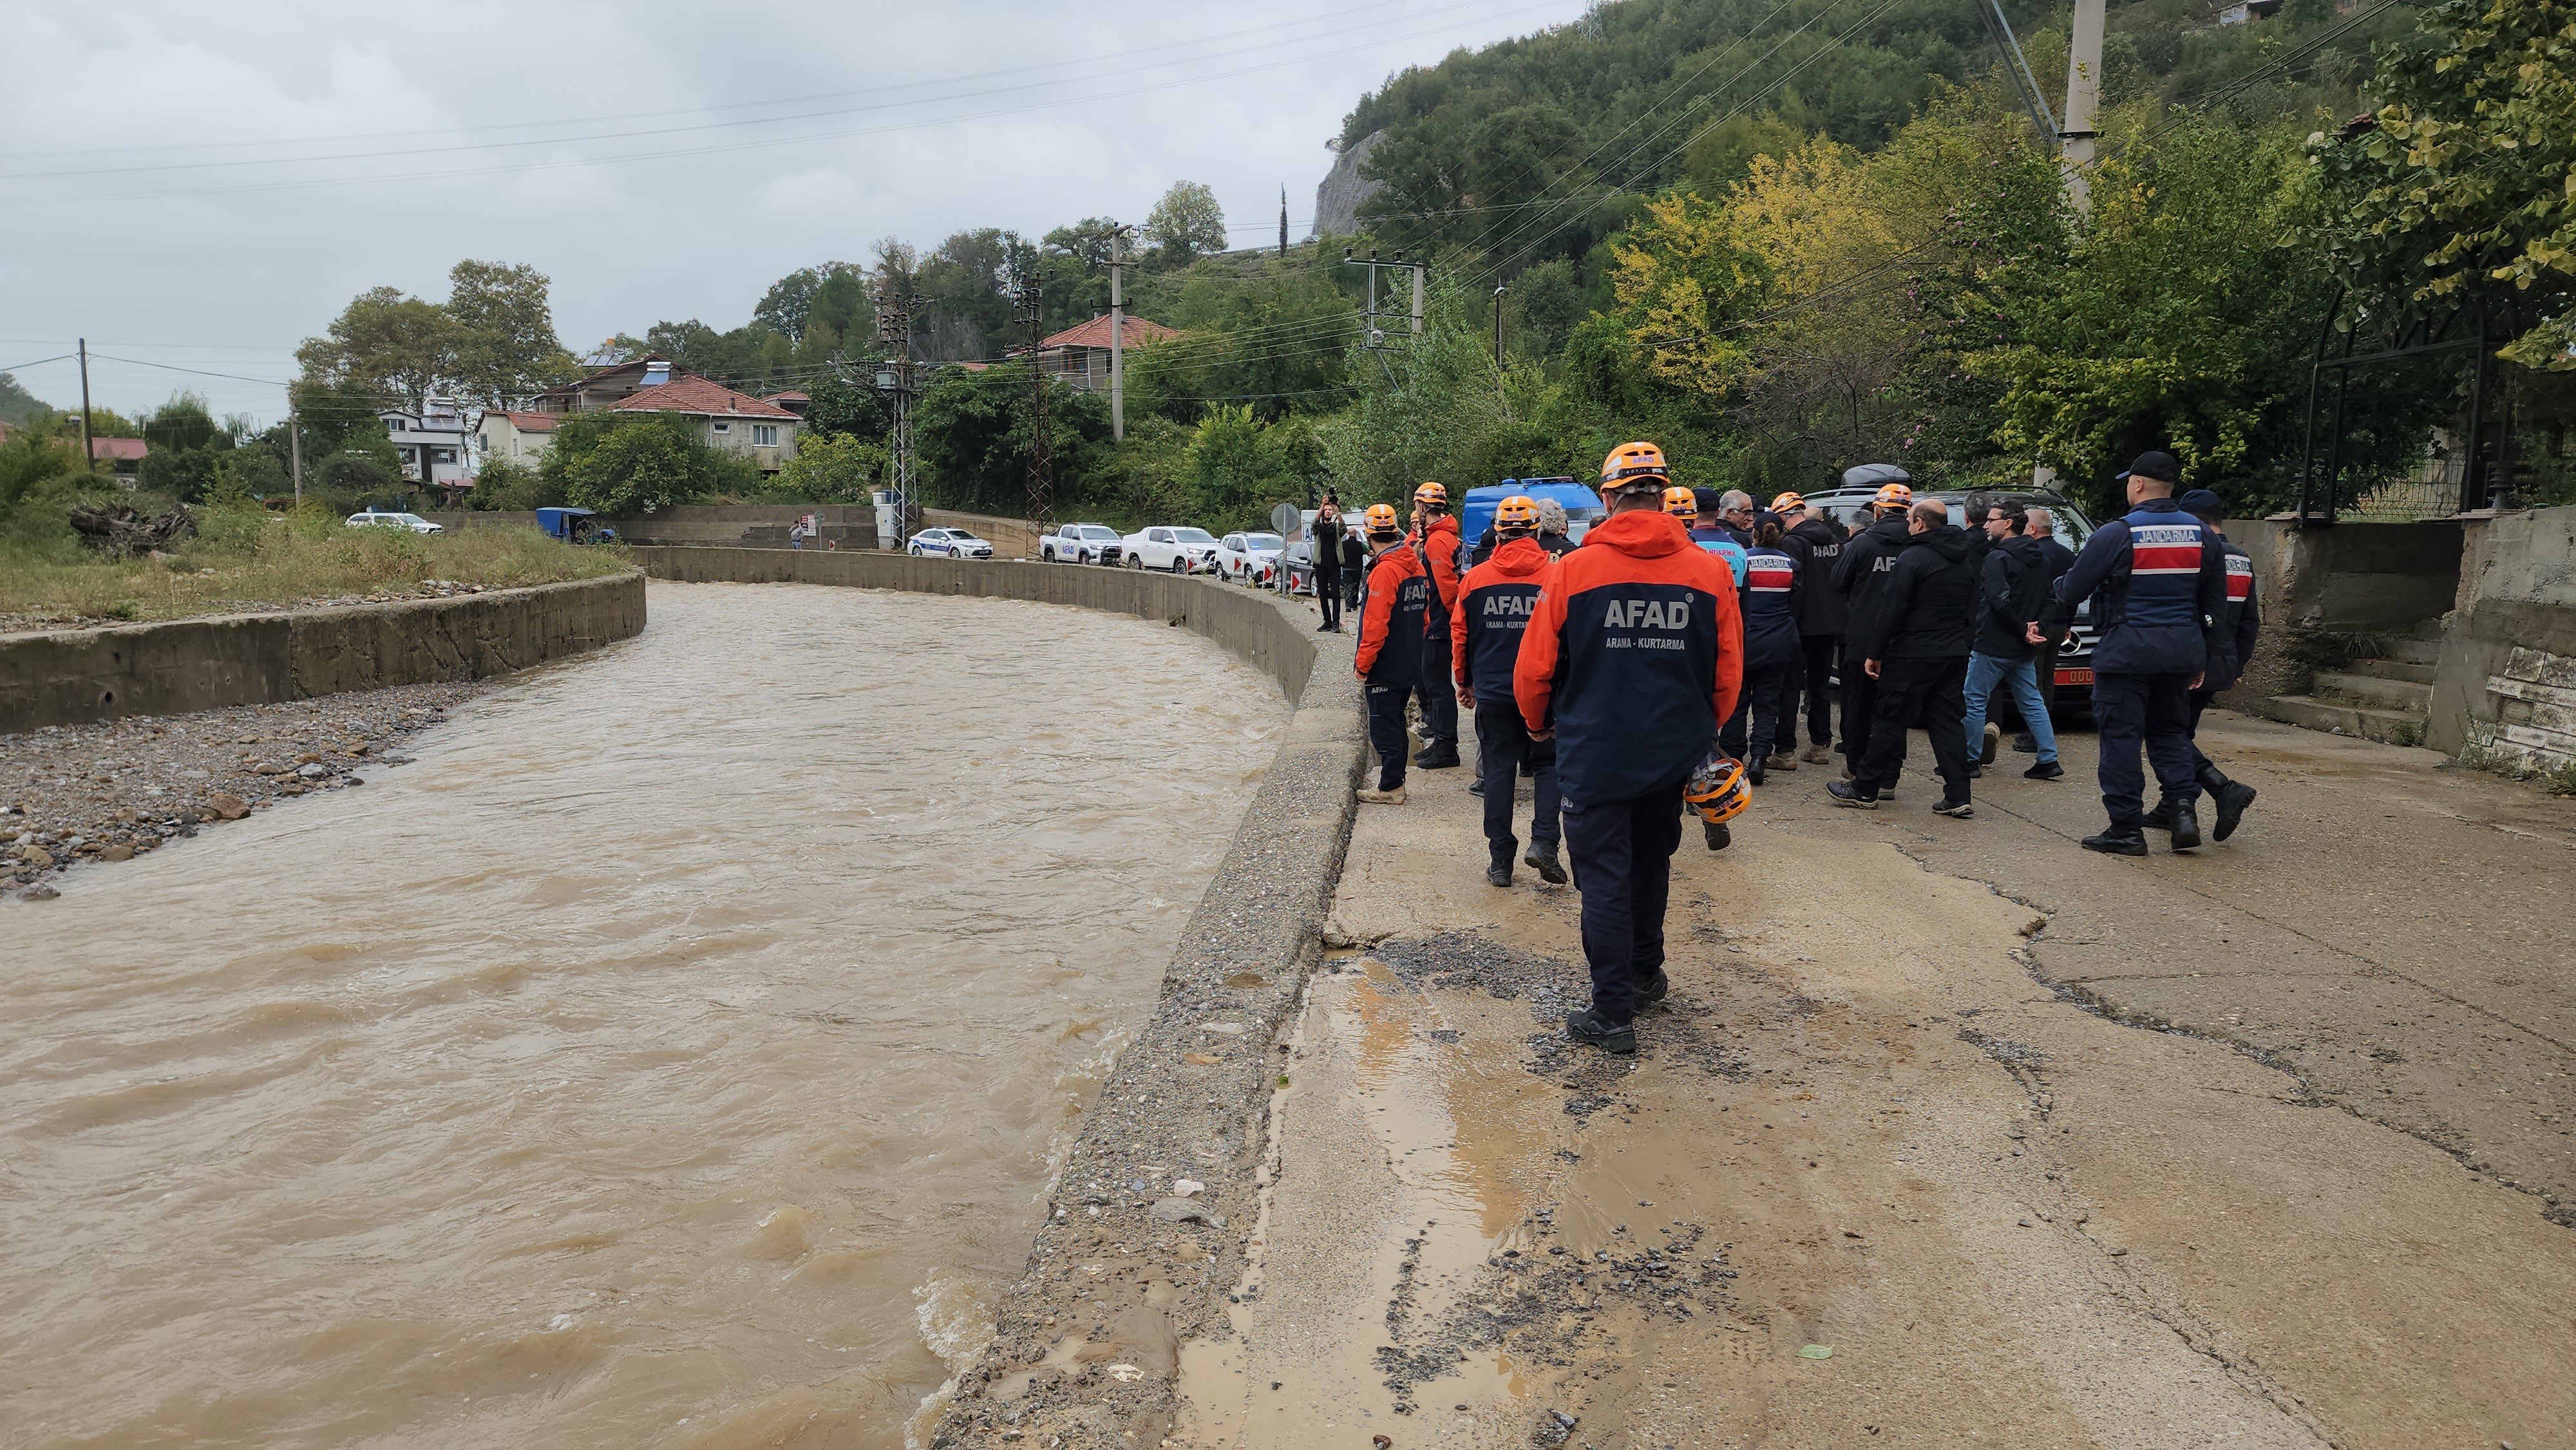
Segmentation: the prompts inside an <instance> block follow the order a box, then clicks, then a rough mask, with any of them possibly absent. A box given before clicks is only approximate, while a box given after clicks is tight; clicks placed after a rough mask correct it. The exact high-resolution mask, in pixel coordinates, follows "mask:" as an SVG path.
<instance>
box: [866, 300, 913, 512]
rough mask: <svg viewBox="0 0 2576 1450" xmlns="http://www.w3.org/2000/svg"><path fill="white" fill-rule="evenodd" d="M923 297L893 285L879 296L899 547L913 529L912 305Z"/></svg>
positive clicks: (880, 370) (880, 385) (880, 368)
mask: <svg viewBox="0 0 2576 1450" xmlns="http://www.w3.org/2000/svg"><path fill="white" fill-rule="evenodd" d="M919 300H920V299H918V298H916V297H913V296H911V295H910V294H909V293H906V292H903V291H901V290H899V289H897V288H895V287H891V286H889V287H883V288H879V289H878V291H877V298H876V302H877V341H878V342H880V343H882V344H884V346H885V349H886V359H885V361H883V362H880V363H878V364H877V389H878V391H880V392H882V393H884V394H885V395H886V396H887V397H888V398H890V399H892V400H893V403H894V431H893V433H892V435H891V437H890V438H889V440H888V441H889V442H890V443H891V444H892V445H893V446H892V452H893V455H894V457H893V462H892V463H891V464H890V465H889V467H890V470H891V472H892V473H893V475H894V476H893V477H892V478H891V479H890V480H888V482H889V484H890V485H891V487H890V488H889V489H888V492H890V493H892V494H893V495H894V507H895V526H896V529H897V530H898V537H897V539H896V541H895V545H894V547H896V548H901V547H902V538H901V535H906V534H909V533H910V532H911V531H912V507H913V459H912V395H913V392H914V382H913V361H912V308H913V304H914V303H915V302H917V301H919ZM880 547H883V546H882V545H880Z"/></svg>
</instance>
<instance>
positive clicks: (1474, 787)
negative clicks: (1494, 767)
mask: <svg viewBox="0 0 2576 1450" xmlns="http://www.w3.org/2000/svg"><path fill="white" fill-rule="evenodd" d="M1484 793H1485V778H1484V777H1483V776H1481V775H1480V776H1478V777H1476V778H1475V779H1474V780H1471V781H1469V782H1468V783H1467V794H1469V795H1474V796H1480V795H1483V794H1484Z"/></svg>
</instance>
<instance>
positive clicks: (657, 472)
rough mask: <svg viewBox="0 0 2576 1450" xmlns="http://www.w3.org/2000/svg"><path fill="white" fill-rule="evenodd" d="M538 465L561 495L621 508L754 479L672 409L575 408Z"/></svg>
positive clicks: (696, 495)
mask: <svg viewBox="0 0 2576 1450" xmlns="http://www.w3.org/2000/svg"><path fill="white" fill-rule="evenodd" d="M541 471H542V472H543V473H544V474H545V476H546V478H547V479H548V480H549V481H552V482H556V483H559V484H560V485H561V487H562V490H563V495H564V499H565V501H566V502H568V503H572V504H575V505H578V506H579V507H582V508H586V509H595V510H597V511H598V512H600V513H604V514H613V515H620V516H623V515H632V514H642V513H652V512H654V511H656V510H658V509H665V508H669V507H671V506H673V505H675V504H684V503H694V502H696V501H698V500H700V499H703V498H707V497H710V496H712V495H716V494H723V493H737V494H738V493H749V492H752V491H754V490H756V489H757V488H759V487H760V475H759V472H758V471H757V470H755V469H754V468H753V467H752V466H751V465H750V464H749V463H746V462H744V461H743V460H742V459H741V458H739V457H737V456H735V455H734V454H731V453H728V452H725V451H723V450H721V449H716V448H711V447H709V446H708V445H707V444H706V442H705V441H704V440H703V439H701V438H700V437H699V436H698V425H697V424H696V423H695V422H694V421H692V420H691V419H688V418H684V417H681V416H678V415H676V414H648V415H642V416H637V415H633V414H628V415H623V416H620V415H617V414H611V413H578V414H575V415H573V416H572V417H570V418H567V419H565V420H564V422H563V424H562V426H561V427H559V428H557V429H556V430H555V441H554V446H553V447H551V448H549V449H547V450H546V458H545V463H544V465H543V468H542V470H541Z"/></svg>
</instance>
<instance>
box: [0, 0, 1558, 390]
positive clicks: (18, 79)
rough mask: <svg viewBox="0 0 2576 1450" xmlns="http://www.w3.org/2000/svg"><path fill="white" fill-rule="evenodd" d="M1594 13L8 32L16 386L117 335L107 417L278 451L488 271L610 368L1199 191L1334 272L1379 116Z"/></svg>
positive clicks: (8, 300)
mask: <svg viewBox="0 0 2576 1450" xmlns="http://www.w3.org/2000/svg"><path fill="white" fill-rule="evenodd" d="M1585 8H1586V5H1585V3H1584V0H1490V3H1487V0H1477V3H1461V0H1382V3H1377V4H1368V5H1361V4H1357V3H1353V0H1315V3H1312V4H1306V5H1296V4H1286V3H1274V0H1229V3H1226V4H1223V5H1215V4H1195V5H1193V4H1182V3H1176V0H1113V3H1108V4H1086V5H1075V4H1068V3H1060V0H1059V3H1016V0H1015V3H982V4H978V3H967V0H950V3H931V4H907V5H894V4H876V3H863V4H841V5H822V4H774V5H767V6H760V7H751V6H732V5H707V4H703V3H701V4H692V5H674V4H661V3H655V0H618V3H614V4H600V3H552V0H549V3H543V4H530V3H524V0H523V3H517V4H510V5H493V4H478V3H470V0H468V3H453V0H452V3H447V4H441V5H437V6H401V7H396V6H379V5H347V4H319V3H316V4H289V3H269V0H234V3H228V4H223V5H208V4H204V3H201V0H171V3H138V0H60V3H50V0H49V3H30V0H0V56H6V57H7V61H6V66H5V70H6V75H7V80H6V81H5V83H0V370H14V371H15V372H16V374H17V376H18V379H19V381H20V382H21V383H22V384H24V385H25V386H26V387H27V388H28V389H29V390H30V391H32V392H34V393H35V394H36V395H37V396H38V397H40V398H43V399H45V400H46V401H48V402H51V403H54V404H56V405H57V406H62V407H77V406H78V405H79V401H80V387H79V379H78V374H77V372H76V370H75V369H74V367H73V365H72V364H70V363H68V362H52V363H43V364H40V365H37V366H27V367H18V366H15V365H16V364H19V363H22V362H34V361H35V360H36V359H40V358H46V357H50V356H52V355H54V354H56V353H62V352H68V351H70V350H71V345H72V339H73V338H75V337H78V336H87V337H88V338H89V340H90V347H91V350H92V352H93V354H99V353H104V354H106V355H107V356H108V357H109V358H112V359H119V360H118V361H101V360H98V359H97V358H96V357H95V356H94V357H93V360H92V363H91V368H90V382H91V388H92V391H93V394H94V396H95V397H96V399H97V401H98V402H99V403H100V404H101V405H102V406H107V407H113V408H116V409H119V410H120V411H127V412H132V411H135V410H138V409H142V408H148V407H150V406H152V405H153V404H155V403H158V402H160V401H161V400H162V399H164V398H166V397H168V396H169V395H170V393H171V392H172V391H174V390H175V389H178V388H182V387H187V388H194V389H197V390H198V391H200V392H202V393H203V394H205V396H206V397H207V399H208V401H209V402H210V403H212V405H213V406H214V408H215V410H216V411H217V412H218V413H227V412H248V413H252V414H254V415H257V416H259V417H260V418H262V419H267V418H272V417H274V416H276V415H277V414H278V413H280V412H281V411H282V410H283V408H284V401H283V398H284V395H283V391H282V388H281V387H280V386H279V385H280V384H282V383H283V382H284V381H285V379H286V378H287V377H288V376H289V375H290V374H291V372H292V370H293V350H294V347H295V344H296V343H297V342H298V341H300V340H301V339H303V338H305V337H308V336H311V335H313V334H315V333H317V332H319V331H321V330H322V329H323V328H324V327H325V326H326V325H327V324H328V323H329V322H330V320H331V319H332V317H333V316H335V315H336V314H337V313H338V312H339V310H340V308H341V306H342V305H343V304H345V303H346V302H347V301H348V299H349V298H350V297H351V296H352V295H353V294H355V293H357V292H359V291H361V290H363V289H365V288H368V287H372V286H379V285H385V284H390V285H393V286H396V287H400V288H402V289H404V290H405V291H408V292H412V293H414V294H416V295H420V296H424V297H429V298H432V299H440V298H444V297H445V295H446V274H447V269H448V268H449V267H450V266H451V265H453V264H454V263H455V262H456V261H457V260H458V259H459V258H462V257H481V258H487V259H491V260H496V261H505V262H527V263H533V264H535V265H536V266H537V268H538V269H539V270H541V271H543V272H545V273H546V274H547V275H549V276H551V277H552V278H553V279H554V305H555V327H556V330H557V332H558V333H560V334H561V336H562V338H563V340H564V342H565V344H566V345H567V346H569V347H572V348H573V349H574V350H576V351H581V350H583V349H585V348H587V347H589V346H592V345H594V344H596V343H597V342H598V341H599V340H600V339H602V338H604V337H606V336H608V335H609V334H611V333H613V332H617V331H620V330H624V331H630V332H641V331H642V330H643V329H644V328H645V327H647V326H649V325H651V324H652V323H654V322H656V321H658V320H662V319H665V318H668V319H674V320H676V319H681V318H688V317H696V318H699V319H700V320H702V321H705V322H706V323H708V324H710V325H712V326H715V327H718V328H727V327H733V326H736V325H739V324H740V323H742V322H744V321H746V320H748V319H749V317H750V315H751V309H752V306H753V305H754V304H755V303H756V302H758V301H759V299H760V294H761V293H762V291H763V290H765V289H766V288H767V286H768V284H769V283H770V282H771V281H772V280H774V279H776V278H777V277H778V276H780V275H781V274H783V273H785V272H788V271H790V270H793V269H794V268H796V267H799V266H805V265H808V264H812V263H816V262H821V261H826V260H829V259H834V258H843V259H849V260H853V261H859V260H864V259H865V258H866V256H867V254H868V247H869V244H870V243H871V242H873V241H875V240H876V239H877V238H879V237H882V236H886V235H889V234H892V235H898V236H902V237H904V238H906V239H907V240H911V241H913V242H915V243H917V244H921V245H923V246H928V245H931V244H935V243H936V242H937V241H938V240H939V239H940V238H942V237H944V236H946V235H948V234H949V233H950V232H953V231H956V230H959V229H961V228H964V227H970V226H1003V227H1011V228H1016V229H1018V230H1020V231H1022V232H1028V233H1037V232H1043V231H1044V230H1046V229H1047V228H1049V227H1052V226H1056V225H1059V224H1062V223H1064V222H1068V221H1073V220H1077V219H1079V218H1081V217H1084V216H1095V215H1105V216H1112V217H1116V218H1118V219H1120V220H1122V221H1129V220H1132V221H1142V220H1143V219H1144V216H1145V213H1146V211H1147V210H1148V209H1150V208H1151V207H1152V205H1153V203H1154V200H1155V198H1156V197H1158V196H1159V195H1161V194H1162V191H1163V189H1164V188H1165V187H1166V186H1169V185H1170V184H1171V183H1172V182H1173V181H1175V180H1180V179H1184V178H1186V179H1188V180H1193V181H1202V182H1206V183H1207V184H1209V185H1210V186H1213V187H1214V188H1216V193H1217V197H1218V199H1219V200H1220V201H1222V202H1223V203H1224V205H1225V210H1226V220H1227V222H1228V224H1229V225H1230V226H1232V227H1234V228H1235V229H1236V230H1235V232H1234V237H1235V240H1236V242H1237V243H1238V244H1239V245H1250V244H1252V243H1255V242H1257V241H1260V240H1262V239H1263V238H1265V237H1273V236H1275V235H1276V228H1277V225H1278V211H1279V188H1280V186H1281V185H1282V184H1285V185H1286V186H1287V188H1288V211H1289V218H1290V224H1291V227H1292V230H1293V234H1294V235H1296V236H1299V237H1302V236H1304V235H1305V233H1306V229H1307V226H1308V223H1309V220H1310V219H1311V216H1312V214H1313V211H1314V196H1315V183H1316V182H1317V181H1319V180H1321V179H1322V177H1323V174H1324V172H1325V170H1326V169H1327V168H1328V167H1329V166H1330V164H1331V161H1332V157H1331V155H1330V154H1329V153H1328V152H1326V151H1325V149H1324V142H1325V141H1326V140H1327V139H1328V138H1330V137H1331V136H1333V135H1334V134H1335V133H1336V132H1337V131H1338V130H1339V129H1340V126H1341V120H1342V116H1343V114H1344V113H1345V112H1346V111H1348V110H1349V108H1350V106H1351V104H1352V102H1353V101H1355V100H1356V99H1358V97H1359V95H1360V93H1361V92H1362V91H1364V90H1367V89H1370V88H1372V87H1374V86H1375V85H1377V84H1378V83H1379V82H1380V81H1382V80H1383V79H1384V78H1385V77H1386V76H1387V75H1388V74H1389V73H1390V72H1392V71H1394V70H1397V69H1399V68H1401V67H1403V66H1405V65H1408V64H1428V63H1431V62H1433V61H1436V60H1438V59H1439V58H1440V57H1441V56H1442V55H1443V54H1445V53H1446V52H1448V51H1449V50H1451V49H1452V48H1455V47H1457V46H1461V45H1476V44H1481V43H1484V42H1487V41H1492V40H1498V39H1501V38H1503V37H1505V36H1509V35H1518V34H1526V33H1528V32H1530V31H1532V30H1536V29H1539V28H1542V27H1545V26H1549V25H1556V24H1562V23H1564V22H1567V21H1569V20H1572V19H1575V18H1577V17H1578V16H1579V15H1580V14H1581V13H1582V12H1583V10H1584V9H1585ZM620 158H626V159H620ZM143 364H163V365H165V368H154V367H149V366H144V365H143ZM166 366H177V367H186V368H194V369H199V370H202V371H203V372H206V373H226V374H236V375H239V378H238V379H237V378H226V377H208V376H197V375H192V374H190V373H184V372H173V371H167V370H166ZM240 379H250V380H252V381H243V380H240Z"/></svg>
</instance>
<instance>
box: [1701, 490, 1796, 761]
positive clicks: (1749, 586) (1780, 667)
mask: <svg viewBox="0 0 2576 1450" xmlns="http://www.w3.org/2000/svg"><path fill="white" fill-rule="evenodd" d="M1761 530H1762V531H1761V533H1760V534H1759V535H1757V536H1756V537H1755V540H1754V544H1753V549H1752V551H1751V552H1750V553H1748V554H1746V555H1745V556H1744V589H1743V591H1742V593H1741V595H1740V596H1739V597H1738V599H1737V601H1736V604H1737V607H1738V610H1739V612H1740V613H1742V615H1743V617H1744V700H1745V703H1743V704H1741V705H1738V706H1736V707H1735V719H1734V720H1731V721H1729V722H1727V729H1728V730H1729V731H1737V732H1741V731H1742V730H1743V729H1744V728H1745V724H1746V723H1748V722H1749V724H1750V725H1751V729H1752V735H1751V738H1750V739H1749V740H1747V739H1745V738H1744V737H1743V736H1742V735H1741V734H1740V733H1739V734H1738V735H1737V736H1736V738H1735V739H1734V740H1732V741H1730V740H1728V739H1726V737H1725V735H1724V733H1723V732H1721V735H1720V748H1721V749H1725V750H1726V753H1727V754H1729V755H1733V756H1735V757H1736V758H1737V759H1739V760H1741V761H1743V762H1744V774H1745V779H1746V780H1747V781H1748V782H1749V783H1751V784H1752V785H1755V786H1759V785H1761V784H1762V778H1763V774H1764V772H1766V771H1771V770H1796V769H1797V768H1798V762H1797V760H1796V759H1795V757H1794V756H1793V755H1792V752H1793V751H1795V750H1796V749H1797V747H1798V720H1797V716H1796V715H1795V714H1794V713H1791V712H1790V711H1789V709H1788V707H1787V703H1786V702H1787V701H1788V700H1789V699H1790V698H1792V696H1791V695H1790V693H1789V691H1790V685H1789V681H1790V680H1791V679H1792V678H1793V677H1794V676H1795V675H1796V674H1797V672H1798V590H1799V587H1800V586H1799V580H1798V563H1797V560H1795V559H1793V558H1791V557H1790V555H1789V553H1788V551H1787V550H1785V549H1783V548H1781V547H1780V541H1781V537H1782V535H1781V533H1780V525H1779V523H1778V521H1777V520H1766V521H1764V523H1763V524H1762V526H1761ZM1730 746H1731V747H1732V748H1729V747H1730Z"/></svg>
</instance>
